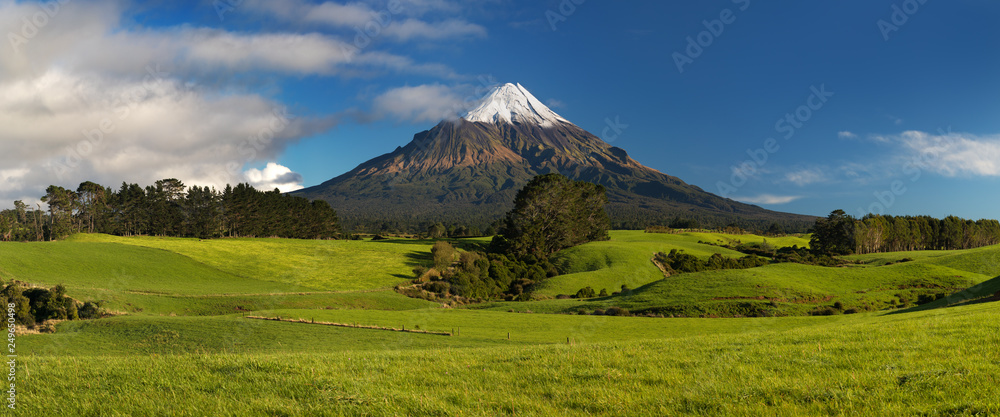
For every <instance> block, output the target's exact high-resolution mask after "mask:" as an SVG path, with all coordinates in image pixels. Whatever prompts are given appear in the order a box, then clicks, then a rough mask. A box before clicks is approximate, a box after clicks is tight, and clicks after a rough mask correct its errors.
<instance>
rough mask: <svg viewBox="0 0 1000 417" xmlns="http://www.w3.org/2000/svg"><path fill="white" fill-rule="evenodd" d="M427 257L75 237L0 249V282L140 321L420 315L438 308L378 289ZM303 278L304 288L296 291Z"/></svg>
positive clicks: (407, 249) (411, 248) (370, 248)
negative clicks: (346, 312) (323, 311)
mask: <svg viewBox="0 0 1000 417" xmlns="http://www.w3.org/2000/svg"><path fill="white" fill-rule="evenodd" d="M404 242H405V241H404ZM426 250H427V249H426V248H425V247H424V245H423V244H421V243H415V244H409V243H400V244H378V243H372V242H344V241H336V242H332V241H308V242H302V241H293V240H266V239H259V240H243V239H234V240H228V239H227V240H220V241H199V240H197V239H176V238H162V239H161V238H120V237H114V236H106V235H76V236H74V237H73V238H71V239H69V240H68V241H65V242H49V243H0V254H2V256H0V277H2V278H3V279H4V280H7V281H9V280H12V279H16V280H19V281H25V282H28V283H32V284H35V285H40V286H44V287H52V286H54V285H56V284H63V285H65V286H66V287H67V293H68V295H70V296H71V297H74V298H76V299H78V300H82V301H97V300H103V301H104V302H105V303H106V307H107V308H108V309H110V310H114V311H120V312H124V313H129V314H140V315H216V314H232V313H236V312H240V311H249V310H262V309H275V308H361V309H410V308H426V307H428V306H435V305H436V304H434V303H430V302H427V301H423V300H416V299H410V298H407V297H404V296H402V295H400V294H398V293H396V292H394V291H392V290H391V289H389V288H385V286H386V285H390V284H393V283H398V282H402V281H404V278H402V276H403V272H404V271H406V272H408V269H409V268H411V267H410V266H409V265H410V264H415V263H419V262H421V260H422V257H424V256H426V254H424V253H422V251H426ZM297 251H301V252H304V253H305V254H298V255H296V254H295V252H297ZM352 252H353V253H354V255H347V254H349V253H352ZM338 253H339V255H335V254H338ZM231 257H232V258H235V259H236V260H237V261H238V262H237V261H233V260H231V259H230V258H231ZM241 262H243V263H241ZM285 268H287V269H288V270H289V271H288V272H286V273H280V274H278V276H271V275H268V274H269V273H270V271H278V270H282V269H285ZM364 268H373V269H371V270H366V269H364ZM380 268H384V269H380ZM386 271H388V272H392V273H395V274H398V275H399V276H398V277H397V276H393V275H392V274H389V273H387V272H386ZM410 274H411V275H412V273H410ZM303 281H305V282H308V283H310V285H311V286H304V285H299V284H298V283H299V282H303ZM317 287H319V288H317ZM352 290H354V291H352ZM357 290H361V292H358V291H357Z"/></svg>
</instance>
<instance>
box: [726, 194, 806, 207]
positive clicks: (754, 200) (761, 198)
mask: <svg viewBox="0 0 1000 417" xmlns="http://www.w3.org/2000/svg"><path fill="white" fill-rule="evenodd" d="M800 198H802V196H779V195H771V194H760V195H757V196H753V197H733V200H736V201H742V202H744V203H750V204H770V205H779V204H788V203H791V202H793V201H795V200H798V199H800Z"/></svg>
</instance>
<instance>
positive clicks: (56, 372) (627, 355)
mask: <svg viewBox="0 0 1000 417" xmlns="http://www.w3.org/2000/svg"><path fill="white" fill-rule="evenodd" d="M998 319H1000V310H998V309H997V308H996V307H995V306H993V305H989V304H978V305H974V306H968V307H957V308H952V309H947V310H933V311H929V312H919V313H912V314H910V315H891V316H885V315H857V316H853V317H850V318H848V319H841V320H833V321H827V320H825V318H822V319H820V320H819V321H817V322H815V323H813V324H811V325H809V326H802V327H797V328H786V329H783V330H780V331H779V330H774V329H768V328H766V327H762V328H759V329H752V328H751V329H747V328H746V326H745V325H743V324H740V323H738V322H739V321H740V320H741V319H731V320H727V321H726V322H725V324H723V326H726V325H730V326H734V327H735V328H736V330H735V331H730V332H726V331H720V332H713V333H710V334H696V335H691V336H684V335H682V334H679V333H681V332H683V330H681V329H675V330H674V331H671V330H669V329H663V331H665V332H667V333H668V334H670V336H668V337H665V338H662V339H658V340H656V339H652V340H629V339H624V340H622V341H615V342H599V343H579V344H573V345H569V344H548V345H534V346H532V345H530V344H529V345H526V344H511V345H509V346H502V345H499V344H494V345H493V346H489V347H468V348H452V347H449V345H451V344H452V343H453V342H452V341H451V340H447V341H446V340H444V339H446V338H447V337H436V336H422V337H421V338H435V339H434V341H429V342H427V343H426V344H424V345H423V346H411V347H405V348H403V349H397V348H395V347H393V346H392V345H391V344H390V345H384V344H382V341H381V340H375V339H373V337H377V336H372V335H371V334H370V333H373V332H380V331H366V330H360V329H343V330H344V332H336V333H334V332H331V333H325V332H324V331H323V330H314V327H318V326H312V325H307V324H303V325H298V326H299V327H303V328H307V330H292V329H290V328H281V329H268V331H261V332H260V333H259V334H258V336H259V338H260V339H262V340H261V342H259V343H260V344H261V345H264V344H268V343H271V344H277V343H279V342H280V341H281V340H286V339H285V337H283V336H278V335H277V333H272V330H273V332H296V331H309V332H317V333H318V334H320V335H323V336H325V338H328V339H334V338H340V339H350V340H352V341H354V343H355V344H356V347H355V348H354V349H336V350H335V351H333V352H316V351H310V350H312V349H304V350H305V352H303V351H301V350H299V349H297V348H296V346H294V345H292V346H284V344H282V347H273V348H271V349H269V350H270V351H265V352H254V353H219V352H199V353H170V354H156V353H148V352H143V353H127V352H121V353H117V354H116V353H109V354H102V355H93V356H66V355H61V354H58V353H52V354H44V355H31V356H26V357H24V358H23V362H22V366H23V367H24V368H25V369H29V370H30V372H31V376H28V377H24V379H22V380H21V384H22V385H21V386H22V388H21V392H20V394H19V395H20V396H21V398H22V401H23V402H22V403H21V404H20V407H21V412H23V413H25V414H29V415H162V414H169V415H191V416H195V415H220V416H241V415H288V416H300V415H301V416H306V415H343V414H349V415H497V414H500V415H525V414H530V415H565V414H586V413H590V414H619V415H623V414H624V415H675V414H691V415H705V416H719V415H831V414H836V415H991V414H996V413H1000V400H998V398H1000V396H998V395H997V394H998V393H1000V389H998V386H1000V385H998V383H1000V360H998V359H997V354H996V352H997V351H998V349H1000V336H998V335H1000V327H998V324H997V323H998V322H1000V321H998ZM512 320H516V318H514V319H512ZM619 320H622V321H623V322H638V324H636V325H638V326H641V325H642V324H644V323H653V322H671V321H673V320H659V319H647V318H621V319H619ZM691 320H695V319H691ZM718 320H719V321H722V320H724V319H718ZM742 320H787V319H742ZM704 321H711V320H704ZM275 324H280V323H275ZM657 324H659V323H657ZM288 326H296V325H294V324H291V323H289V324H288ZM682 326H684V324H682ZM382 333H389V334H392V333H391V332H382ZM272 334H273V335H274V337H271V335H272ZM33 337H44V336H33ZM292 337H295V338H296V339H298V340H307V339H310V338H311V339H313V340H312V341H307V342H306V343H319V340H316V339H323V338H324V337H318V336H304V335H298V336H292ZM453 338H454V339H461V338H463V336H458V337H453ZM332 343H335V344H336V343H338V342H336V341H332Z"/></svg>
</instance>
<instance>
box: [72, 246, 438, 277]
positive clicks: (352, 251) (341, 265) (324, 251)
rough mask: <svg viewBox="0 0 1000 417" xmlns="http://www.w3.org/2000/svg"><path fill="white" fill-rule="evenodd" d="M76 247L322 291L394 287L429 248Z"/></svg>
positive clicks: (422, 260) (409, 274)
mask: <svg viewBox="0 0 1000 417" xmlns="http://www.w3.org/2000/svg"><path fill="white" fill-rule="evenodd" d="M70 241H72V242H113V243H119V244H124V245H132V246H142V247H148V248H156V249H163V250H167V251H170V252H174V253H177V254H180V255H184V256H187V257H189V258H191V259H193V260H195V261H198V262H200V263H203V264H205V265H208V266H210V267H212V268H215V269H218V270H220V271H224V272H227V273H230V274H233V275H237V276H241V277H245V278H251V279H259V280H266V281H273V282H280V283H284V284H292V285H296V286H302V287H307V288H311V289H313V290H321V291H357V290H369V289H376V288H389V287H392V286H393V285H396V284H398V283H400V282H403V281H404V280H406V279H408V278H411V277H412V276H413V272H412V269H413V267H414V266H417V265H421V264H427V263H429V259H430V244H428V243H426V242H423V241H408V240H397V241H390V242H370V241H353V240H335V241H329V240H325V241H316V240H295V239H214V240H198V239H180V238H156V237H130V238H122V237H116V236H108V235H87V234H81V235H75V236H73V237H72V238H71V239H70Z"/></svg>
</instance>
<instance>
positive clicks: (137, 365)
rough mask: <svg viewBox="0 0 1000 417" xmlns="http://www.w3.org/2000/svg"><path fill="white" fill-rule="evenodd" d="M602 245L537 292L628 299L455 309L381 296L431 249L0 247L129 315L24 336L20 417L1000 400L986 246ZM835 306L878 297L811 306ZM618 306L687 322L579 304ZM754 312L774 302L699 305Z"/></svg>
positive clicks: (991, 408) (939, 405)
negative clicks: (743, 265) (753, 256)
mask: <svg viewBox="0 0 1000 417" xmlns="http://www.w3.org/2000/svg"><path fill="white" fill-rule="evenodd" d="M611 236H612V240H610V241H607V242H594V243H590V244H586V245H582V246H579V247H576V248H572V249H568V250H566V251H563V252H561V253H559V254H557V255H556V260H557V264H558V265H559V266H560V268H562V269H563V270H564V271H565V272H568V273H567V274H565V275H562V276H559V277H556V278H553V279H551V280H550V281H548V282H546V283H545V286H544V287H543V288H542V290H541V291H540V292H541V293H542V294H543V295H548V296H554V295H557V294H567V293H575V291H576V290H577V289H579V287H580V286H584V285H589V286H592V287H593V288H595V289H597V290H599V289H600V288H604V287H605V286H606V287H608V290H609V291H610V290H617V289H619V288H620V287H621V285H622V284H625V285H628V286H630V287H631V288H632V290H631V291H629V292H627V293H623V294H618V295H614V296H609V297H599V298H595V299H587V300H579V299H568V300H557V299H549V300H541V301H532V302H520V303H517V302H501V303H486V304H480V305H471V306H468V307H467V308H442V305H441V304H440V303H434V302H430V301H425V300H418V299H411V298H407V297H404V296H402V295H400V294H398V293H396V292H395V291H393V290H392V287H393V286H394V285H396V284H399V283H403V282H406V281H407V280H408V279H410V278H411V277H412V272H411V270H412V268H413V267H414V266H417V265H427V264H429V262H430V259H429V248H430V242H427V241H415V240H396V241H387V242H385V241H383V242H372V241H362V242H359V241H295V240H280V239H273V240H272V239H222V240H213V241H199V240H197V239H174V238H152V237H141V238H120V237H113V236H104V235H76V236H74V237H72V238H70V239H69V240H67V241H64V242H54V243H37V244H36V243H33V244H20V243H16V244H15V243H0V277H2V278H3V279H4V280H10V279H17V280H21V281H27V282H31V283H35V284H38V285H44V286H52V285H55V284H59V283H62V284H64V285H65V286H66V287H67V293H68V294H69V295H70V296H72V297H74V298H77V299H79V300H104V301H105V302H106V303H107V306H108V307H109V308H110V309H113V310H117V311H119V312H121V313H125V314H124V315H120V316H116V317H109V318H104V319H98V320H79V321H66V322H62V323H59V324H58V325H57V332H56V333H54V334H21V335H18V337H17V342H16V345H17V352H18V355H19V356H18V361H19V362H18V374H17V376H18V379H17V390H18V391H17V399H18V403H17V404H18V411H17V413H18V415H38V416H48V415H82V416H85V415H110V416H144V415H181V416H185V415H186V416H201V415H220V416H244V415H282V416H313V415H580V414H585V415H586V414H598V415H678V414H688V415H704V416H727V415H873V416H875V415H877V416H881V415H925V416H938V415H942V416H943V415H947V416H952V415H969V416H975V415H996V414H1000V401H998V398H1000V388H998V387H1000V385H998V382H1000V381H998V379H1000V359H998V358H1000V356H998V354H997V352H1000V320H998V319H1000V309H998V308H997V307H998V304H997V303H996V302H993V301H990V300H992V299H993V295H994V294H995V293H996V292H997V291H1000V278H994V277H997V275H1000V248H998V247H989V248H980V249H974V250H969V251H940V252H907V253H890V254H876V255H862V256H852V257H847V258H848V259H851V260H854V261H857V262H858V263H857V264H854V265H850V266H848V267H840V268H823V267H814V266H806V265H796V264H775V265H767V266H764V267H759V268H753V269H748V270H729V271H711V272H701V273H690V274H680V275H676V276H672V277H667V278H664V277H663V275H662V273H661V272H660V271H659V270H658V269H657V268H656V267H655V265H653V264H652V262H651V261H650V258H652V255H653V254H654V253H655V252H659V251H669V250H670V249H683V250H684V251H685V253H690V254H693V255H695V256H699V257H708V256H710V255H711V254H712V253H722V254H723V255H725V256H733V257H738V256H741V254H739V253H737V252H732V251H729V250H727V249H724V248H719V247H717V246H711V245H707V244H704V243H699V242H714V243H717V244H732V243H734V241H735V240H740V241H741V242H744V243H747V242H758V243H759V242H762V241H763V239H764V238H762V237H759V236H753V235H722V234H710V233H685V234H679V235H667V234H647V233H642V232H628V231H625V232H622V231H619V232H612V234H611ZM483 241H484V240H483V239H478V240H472V241H470V242H466V243H467V244H468V245H466V246H467V247H473V246H474V245H475V244H477V243H482V242H483ZM767 241H768V243H769V244H772V245H774V246H791V245H799V246H803V245H805V244H807V243H808V239H807V237H786V238H779V239H773V238H767ZM460 246H462V245H460ZM571 290H572V291H571ZM943 293H947V294H946V295H947V296H941V297H937V296H934V297H931V296H932V295H936V294H943ZM921 295H923V298H921V300H924V301H926V302H924V303H922V304H920V305H917V301H918V297H919V296H921ZM935 298H938V299H937V300H936V301H933V300H934V299H935ZM834 302H840V303H841V304H842V307H841V308H842V309H843V310H847V309H849V308H852V307H858V308H860V307H870V309H871V310H873V311H870V312H864V309H859V310H858V311H859V313H857V314H840V313H843V312H844V311H833V313H834V314H835V315H832V316H808V315H807V314H808V313H809V312H810V311H812V310H814V309H817V308H826V307H829V306H831V305H832V304H833V303H834ZM612 306H614V307H623V308H627V309H629V310H632V311H650V312H657V311H659V312H668V313H676V314H674V315H677V316H681V315H683V316H687V317H688V318H649V317H610V316H597V315H579V314H578V313H579V312H580V311H581V310H583V311H584V312H586V313H591V312H593V311H594V310H599V309H604V308H609V307H612ZM747 306H750V307H753V308H758V307H759V308H763V309H766V310H767V311H768V312H770V313H772V315H787V316H786V317H758V318H697V317H698V316H712V315H716V314H718V315H740V314H739V313H741V312H745V311H747V310H745V309H747V308H750V307H747ZM741 309H742V310H741ZM529 310H530V311H532V312H533V313H527V312H526V311H529ZM510 311H515V312H510ZM543 312H549V313H573V314H540V313H543ZM247 315H255V316H265V317H282V318H285V319H302V320H303V321H306V322H310V321H313V320H315V321H322V322H336V323H344V324H359V325H370V326H381V327H386V328H396V329H402V328H406V329H408V330H417V329H419V330H428V331H435V332H447V333H452V335H451V336H441V335H432V334H421V333H410V332H400V331H389V330H374V329H361V328H350V327H334V326H324V325H320V324H310V323H290V322H280V321H270V320H255V319H249V318H245V317H244V316H247Z"/></svg>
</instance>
